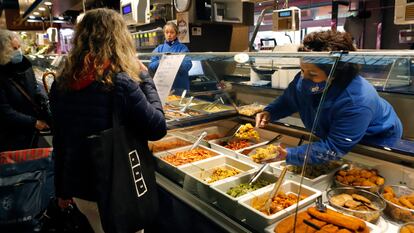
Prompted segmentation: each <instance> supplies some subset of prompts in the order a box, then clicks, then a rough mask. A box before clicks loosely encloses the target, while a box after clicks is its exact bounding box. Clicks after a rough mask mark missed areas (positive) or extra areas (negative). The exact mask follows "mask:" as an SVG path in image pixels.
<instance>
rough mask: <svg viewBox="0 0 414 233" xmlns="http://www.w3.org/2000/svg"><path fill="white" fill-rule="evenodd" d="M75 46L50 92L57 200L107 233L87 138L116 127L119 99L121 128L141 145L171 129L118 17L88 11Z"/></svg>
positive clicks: (155, 92)
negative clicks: (73, 206) (114, 116)
mask: <svg viewBox="0 0 414 233" xmlns="http://www.w3.org/2000/svg"><path fill="white" fill-rule="evenodd" d="M96 25H99V27H97V26H96ZM73 43H74V45H73V49H72V50H71V51H70V53H69V54H68V58H67V59H66V61H65V64H64V67H63V70H62V71H61V72H60V74H59V75H58V77H57V79H56V81H55V82H54V83H53V85H52V88H51V93H50V95H51V96H50V103H51V110H52V115H53V123H54V124H53V127H54V131H53V133H54V138H53V147H54V153H55V185H56V195H57V197H58V202H59V204H60V206H61V207H65V205H67V203H68V201H69V200H70V199H71V198H73V199H74V201H75V203H76V204H77V206H78V207H79V209H80V211H81V212H82V213H84V214H85V216H86V217H87V218H88V220H89V222H90V223H91V226H92V228H93V229H94V231H95V232H103V230H102V226H101V222H100V218H99V213H98V211H97V204H96V201H97V198H98V197H97V195H96V193H95V192H94V190H93V187H94V182H95V181H94V178H93V177H94V175H93V174H91V167H92V162H93V160H96V159H99V158H91V156H89V154H88V152H87V149H86V148H87V140H86V138H87V137H88V136H90V135H94V134H99V132H101V131H103V130H106V129H109V128H112V109H113V106H112V105H113V103H114V98H115V101H116V103H115V104H116V105H117V106H116V107H117V110H118V111H119V112H118V114H119V115H120V120H121V122H122V124H123V125H124V126H126V127H127V128H129V129H131V130H133V131H134V132H136V136H137V137H140V138H141V139H142V140H146V141H148V140H158V139H161V138H162V137H164V135H165V134H166V132H167V126H166V122H165V118H164V113H163V110H162V105H161V101H160V99H159V96H158V93H157V90H156V88H155V85H154V83H153V81H152V79H151V78H150V76H149V75H148V73H147V72H146V71H145V70H144V71H143V70H142V69H140V68H141V67H140V64H141V63H140V62H139V60H138V59H137V58H136V56H135V46H134V43H133V40H132V37H131V34H130V33H129V32H128V29H127V26H126V24H125V22H124V21H123V18H122V16H121V15H120V14H119V13H117V12H115V11H113V10H109V9H94V10H90V11H88V12H87V13H86V14H85V16H84V17H83V19H82V20H81V21H80V22H79V23H78V25H76V28H75V34H74V38H73ZM85 145H86V147H85ZM154 172H155V171H154ZM120 191H121V190H120ZM121 192H122V191H121Z"/></svg>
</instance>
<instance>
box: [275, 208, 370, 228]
mask: <svg viewBox="0 0 414 233" xmlns="http://www.w3.org/2000/svg"><path fill="white" fill-rule="evenodd" d="M294 217H295V215H294V214H292V215H290V216H289V217H287V218H285V219H283V220H282V221H280V222H279V224H277V225H276V227H275V229H274V232H275V233H293V230H294V227H293V224H294ZM309 222H310V223H311V224H309V225H314V226H317V227H319V228H320V230H318V231H317V230H315V229H314V228H313V227H311V226H309V225H308V224H306V223H309ZM305 225H306V226H305ZM310 229H312V230H310ZM296 232H298V233H303V232H315V233H317V232H318V233H330V232H335V233H355V232H361V233H365V232H369V228H368V227H367V226H366V224H365V222H364V221H362V220H359V219H357V218H354V217H350V216H346V215H344V214H341V213H338V212H336V211H333V210H330V209H328V210H327V212H326V213H322V212H319V211H318V210H317V209H316V208H315V207H310V208H308V209H307V210H306V211H302V212H299V213H298V216H297V221H296Z"/></svg>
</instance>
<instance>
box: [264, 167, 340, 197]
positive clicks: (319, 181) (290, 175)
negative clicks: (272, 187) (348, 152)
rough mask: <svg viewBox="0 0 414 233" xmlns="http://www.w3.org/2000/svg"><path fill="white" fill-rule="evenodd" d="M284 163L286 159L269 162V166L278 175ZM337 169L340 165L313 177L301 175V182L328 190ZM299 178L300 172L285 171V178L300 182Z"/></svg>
mask: <svg viewBox="0 0 414 233" xmlns="http://www.w3.org/2000/svg"><path fill="white" fill-rule="evenodd" d="M285 164H286V161H285V160H283V161H279V162H275V163H271V164H270V167H271V168H273V173H275V174H277V175H279V174H280V172H282V170H283V167H284V165H285ZM339 169H341V167H338V168H336V169H333V170H332V171H330V172H329V173H326V174H324V175H321V176H318V177H315V178H313V179H310V178H307V177H303V184H304V185H308V186H310V187H314V188H316V189H319V190H328V189H329V188H330V187H331V185H332V182H333V178H334V175H335V173H336V172H337V171H339ZM300 178H301V176H300V174H296V173H294V172H290V171H288V172H286V179H288V180H293V181H296V182H300Z"/></svg>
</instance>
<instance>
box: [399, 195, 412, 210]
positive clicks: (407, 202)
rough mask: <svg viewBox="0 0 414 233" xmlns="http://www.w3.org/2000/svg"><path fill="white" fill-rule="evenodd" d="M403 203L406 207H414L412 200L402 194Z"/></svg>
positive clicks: (401, 201) (400, 199)
mask: <svg viewBox="0 0 414 233" xmlns="http://www.w3.org/2000/svg"><path fill="white" fill-rule="evenodd" d="M398 200H399V201H400V203H401V204H403V205H404V206H405V207H408V208H410V209H412V210H413V209H414V205H413V204H411V202H410V201H409V200H407V198H406V197H405V196H401V197H400V198H399V199H398Z"/></svg>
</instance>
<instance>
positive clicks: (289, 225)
mask: <svg viewBox="0 0 414 233" xmlns="http://www.w3.org/2000/svg"><path fill="white" fill-rule="evenodd" d="M303 219H309V220H310V219H311V216H310V215H309V214H308V212H306V211H302V212H300V213H298V216H297V221H296V226H297V225H299V223H303ZM294 222H295V215H294V214H292V215H290V216H289V217H287V218H285V219H284V220H283V221H281V222H280V223H279V224H277V225H276V227H275V229H274V232H275V233H289V232H291V231H293V227H294V226H293V224H294Z"/></svg>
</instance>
